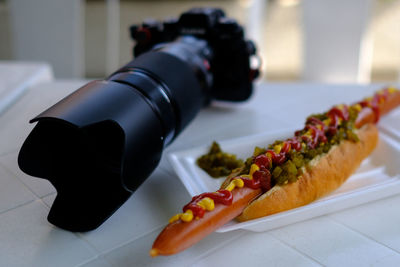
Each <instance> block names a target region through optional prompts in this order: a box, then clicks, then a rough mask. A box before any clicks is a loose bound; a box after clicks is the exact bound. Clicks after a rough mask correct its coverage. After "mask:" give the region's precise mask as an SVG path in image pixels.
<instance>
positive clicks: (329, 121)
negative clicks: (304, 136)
mask: <svg viewBox="0 0 400 267" xmlns="http://www.w3.org/2000/svg"><path fill="white" fill-rule="evenodd" d="M322 122H323V123H324V124H325V125H326V126H329V125H330V124H331V118H327V119H326V120H323V121H322Z"/></svg>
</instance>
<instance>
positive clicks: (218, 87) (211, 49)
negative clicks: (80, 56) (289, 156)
mask: <svg viewBox="0 0 400 267" xmlns="http://www.w3.org/2000/svg"><path fill="white" fill-rule="evenodd" d="M130 33H131V36H132V38H133V39H134V40H135V41H136V45H135V46H134V49H133V53H134V56H135V59H134V60H132V61H131V62H129V63H128V64H126V65H125V66H123V67H122V68H121V69H119V70H117V71H116V72H115V73H113V74H111V75H110V76H109V77H108V78H107V79H105V80H97V81H92V82H89V83H88V84H86V85H84V86H83V87H81V88H79V89H78V90H77V91H75V92H73V93H72V94H70V95H69V96H67V97H65V98H64V99H62V100H61V101H60V102H58V103H56V104H55V105H54V106H52V107H50V108H49V109H47V110H45V111H44V112H42V113H41V114H40V115H38V116H37V117H35V118H34V119H32V120H31V121H30V122H31V123H32V122H37V124H36V126H35V127H34V129H33V130H32V132H31V133H30V134H29V136H28V137H27V139H26V140H25V142H24V144H23V146H22V148H21V150H20V152H19V155H18V164H19V167H20V169H21V170H22V171H24V172H25V173H27V174H29V175H32V176H36V177H39V178H44V179H47V180H49V181H50V182H51V183H52V184H53V186H54V187H55V188H56V190H57V197H56V199H55V201H54V203H53V205H52V207H51V210H50V212H49V215H48V220H49V222H50V223H52V224H54V225H56V226H58V227H60V228H63V229H66V230H70V231H89V230H92V229H95V228H97V227H98V226H100V225H101V224H102V223H103V222H104V221H105V220H106V219H107V218H108V217H109V216H111V215H112V214H113V213H114V212H115V211H116V210H117V209H118V208H119V207H120V206H121V205H122V204H123V203H124V202H125V201H126V200H127V199H128V198H129V197H130V195H131V194H132V193H133V192H134V191H135V190H136V189H137V188H138V187H139V186H140V185H141V184H142V183H143V182H144V181H145V180H146V178H147V177H148V176H149V175H150V174H151V173H152V171H153V170H154V169H155V168H156V167H157V165H158V163H159V161H160V158H161V154H162V151H163V148H164V147H166V146H167V145H168V144H170V143H171V142H172V141H173V140H174V139H175V138H176V137H177V136H178V134H179V133H180V132H181V131H182V130H183V129H184V128H185V126H187V125H188V124H189V122H190V121H191V120H192V119H193V118H194V117H195V116H196V114H197V113H198V112H199V110H200V109H201V108H202V107H204V106H206V105H208V104H209V103H210V101H211V100H213V99H217V100H228V101H243V100H246V99H247V98H249V96H250V95H251V93H252V83H253V80H254V79H255V78H257V76H258V73H259V70H258V68H252V67H251V66H250V59H251V57H253V56H255V54H256V48H255V45H254V44H253V42H251V41H249V40H246V39H245V38H244V31H243V28H242V27H241V26H240V25H239V24H238V23H237V22H236V21H235V20H233V19H231V18H228V17H226V16H225V14H224V12H223V11H222V10H221V9H217V8H195V9H191V10H189V11H187V12H185V13H183V14H182V15H181V16H180V17H179V19H168V20H166V21H164V22H159V21H155V20H147V21H145V22H144V23H143V24H141V25H134V26H131V28H130Z"/></svg>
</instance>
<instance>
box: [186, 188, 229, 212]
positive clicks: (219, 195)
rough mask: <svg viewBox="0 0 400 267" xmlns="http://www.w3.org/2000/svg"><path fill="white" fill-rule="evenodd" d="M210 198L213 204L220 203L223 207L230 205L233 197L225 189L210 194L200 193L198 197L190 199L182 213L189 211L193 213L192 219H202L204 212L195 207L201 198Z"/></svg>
mask: <svg viewBox="0 0 400 267" xmlns="http://www.w3.org/2000/svg"><path fill="white" fill-rule="evenodd" d="M206 197H208V198H211V199H212V200H214V202H215V203H220V204H223V205H227V206H229V205H231V204H232V201H233V196H232V192H231V191H229V190H226V189H220V190H218V191H217V192H212V193H202V194H200V195H197V196H194V197H193V198H192V201H191V202H190V203H188V204H186V205H185V206H184V207H183V212H186V211H187V210H188V209H190V210H191V211H192V212H193V216H194V217H199V218H203V216H204V212H205V210H204V209H203V208H202V207H201V206H199V205H197V203H199V202H200V201H201V200H202V199H203V198H206Z"/></svg>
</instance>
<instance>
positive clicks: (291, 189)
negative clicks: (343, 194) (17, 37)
mask: <svg viewBox="0 0 400 267" xmlns="http://www.w3.org/2000/svg"><path fill="white" fill-rule="evenodd" d="M399 105H400V91H399V90H397V89H395V88H386V89H383V90H381V91H378V92H377V93H376V94H375V95H374V96H373V97H371V98H367V99H364V100H362V101H360V102H358V103H356V104H353V105H351V106H346V105H339V106H335V107H333V108H332V109H331V110H329V111H328V112H325V113H323V114H317V115H312V116H310V117H309V118H308V119H307V122H306V126H305V127H304V129H302V130H300V131H297V132H296V133H295V135H294V137H292V138H290V139H287V140H285V141H277V142H275V143H274V144H272V145H270V146H269V148H268V149H265V150H261V151H260V150H258V151H257V153H256V154H255V155H253V157H251V158H249V159H248V160H247V162H246V165H245V166H243V167H241V168H239V169H236V170H234V171H233V172H232V173H231V174H230V175H229V176H228V177H227V179H226V180H225V182H224V183H223V184H222V186H221V189H220V190H218V191H216V192H212V193H204V194H201V195H199V196H195V197H193V198H192V201H191V202H190V203H188V204H187V205H186V206H185V207H184V208H183V213H180V214H177V215H175V216H174V217H172V218H171V220H170V223H169V224H168V225H167V226H166V227H165V228H164V230H163V231H162V232H161V233H160V235H159V236H158V237H157V239H156V240H155V241H154V244H153V247H152V249H151V251H150V255H151V256H153V257H154V256H157V255H171V254H175V253H178V252H180V251H182V250H184V249H186V248H188V247H190V246H191V245H193V244H195V243H196V242H198V241H199V240H201V239H202V238H204V237H205V236H207V235H208V234H210V233H211V232H213V231H214V230H215V229H217V228H218V227H220V226H222V225H223V224H225V223H226V222H228V221H230V220H232V219H234V218H236V217H237V219H238V220H240V221H245V220H250V219H254V218H258V217H262V216H267V215H270V214H274V213H277V212H280V211H284V210H288V209H292V208H295V207H299V206H302V205H306V204H308V203H310V202H312V201H314V200H315V199H318V198H320V197H321V196H323V195H326V194H327V193H330V192H332V191H333V190H335V189H336V188H338V187H339V186H340V185H341V184H343V183H344V182H345V180H346V179H347V178H348V177H349V176H350V175H351V174H352V173H353V172H354V171H355V170H356V168H357V167H358V166H359V164H360V163H361V161H362V160H363V159H364V158H366V157H367V156H368V155H369V154H370V153H371V152H372V151H373V149H374V148H375V146H376V144H377V141H378V131H377V128H376V126H375V125H374V124H375V123H376V122H378V120H379V118H380V116H382V115H384V114H386V113H388V112H389V111H390V110H392V109H393V108H395V107H397V106H399Z"/></svg>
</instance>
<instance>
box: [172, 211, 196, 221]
mask: <svg viewBox="0 0 400 267" xmlns="http://www.w3.org/2000/svg"><path fill="white" fill-rule="evenodd" d="M179 219H181V220H182V221H184V222H190V221H192V220H193V211H192V210H186V211H185V213H178V214H176V215H174V216H172V217H171V219H169V223H173V222H175V221H177V220H179Z"/></svg>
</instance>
